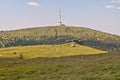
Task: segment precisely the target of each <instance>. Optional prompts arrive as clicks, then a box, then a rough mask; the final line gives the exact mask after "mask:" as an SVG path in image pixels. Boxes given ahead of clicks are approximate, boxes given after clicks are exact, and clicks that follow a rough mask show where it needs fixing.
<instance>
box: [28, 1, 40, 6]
mask: <svg viewBox="0 0 120 80" xmlns="http://www.w3.org/2000/svg"><path fill="white" fill-rule="evenodd" d="M27 5H29V6H33V7H39V6H40V4H39V3H37V2H28V3H27Z"/></svg>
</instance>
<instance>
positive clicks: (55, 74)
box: [0, 53, 120, 80]
mask: <svg viewBox="0 0 120 80" xmlns="http://www.w3.org/2000/svg"><path fill="white" fill-rule="evenodd" d="M119 59H120V54H119V53H114V54H110V53H109V54H97V55H86V56H85V55H82V56H71V57H57V58H55V57H54V58H34V59H18V58H0V80H120V60H119Z"/></svg>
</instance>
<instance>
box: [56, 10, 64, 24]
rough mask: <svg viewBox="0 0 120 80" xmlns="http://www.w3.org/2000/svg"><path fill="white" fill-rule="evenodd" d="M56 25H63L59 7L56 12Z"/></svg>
mask: <svg viewBox="0 0 120 80" xmlns="http://www.w3.org/2000/svg"><path fill="white" fill-rule="evenodd" d="M57 25H58V26H64V24H63V23H62V15H61V9H60V8H59V12H58V23H57Z"/></svg>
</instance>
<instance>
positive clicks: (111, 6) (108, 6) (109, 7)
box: [105, 5, 116, 9]
mask: <svg viewBox="0 0 120 80" xmlns="http://www.w3.org/2000/svg"><path fill="white" fill-rule="evenodd" d="M105 8H108V9H114V8H116V7H115V6H113V5H106V6H105Z"/></svg>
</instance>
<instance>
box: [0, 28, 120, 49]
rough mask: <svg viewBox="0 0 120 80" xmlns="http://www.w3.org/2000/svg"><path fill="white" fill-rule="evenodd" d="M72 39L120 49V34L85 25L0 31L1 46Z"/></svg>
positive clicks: (95, 46) (93, 45)
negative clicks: (85, 26)
mask: <svg viewBox="0 0 120 80" xmlns="http://www.w3.org/2000/svg"><path fill="white" fill-rule="evenodd" d="M71 39H79V40H82V41H83V43H84V45H87V46H91V47H94V48H98V49H103V50H111V51H113V50H115V51H119V50H120V36H117V35H112V34H108V33H104V32H100V31H97V30H93V29H89V28H84V27H72V26H48V27H38V28H28V29H20V30H12V31H0V47H10V46H20V45H24V46H25V45H38V44H61V43H64V42H65V41H66V40H71Z"/></svg>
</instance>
